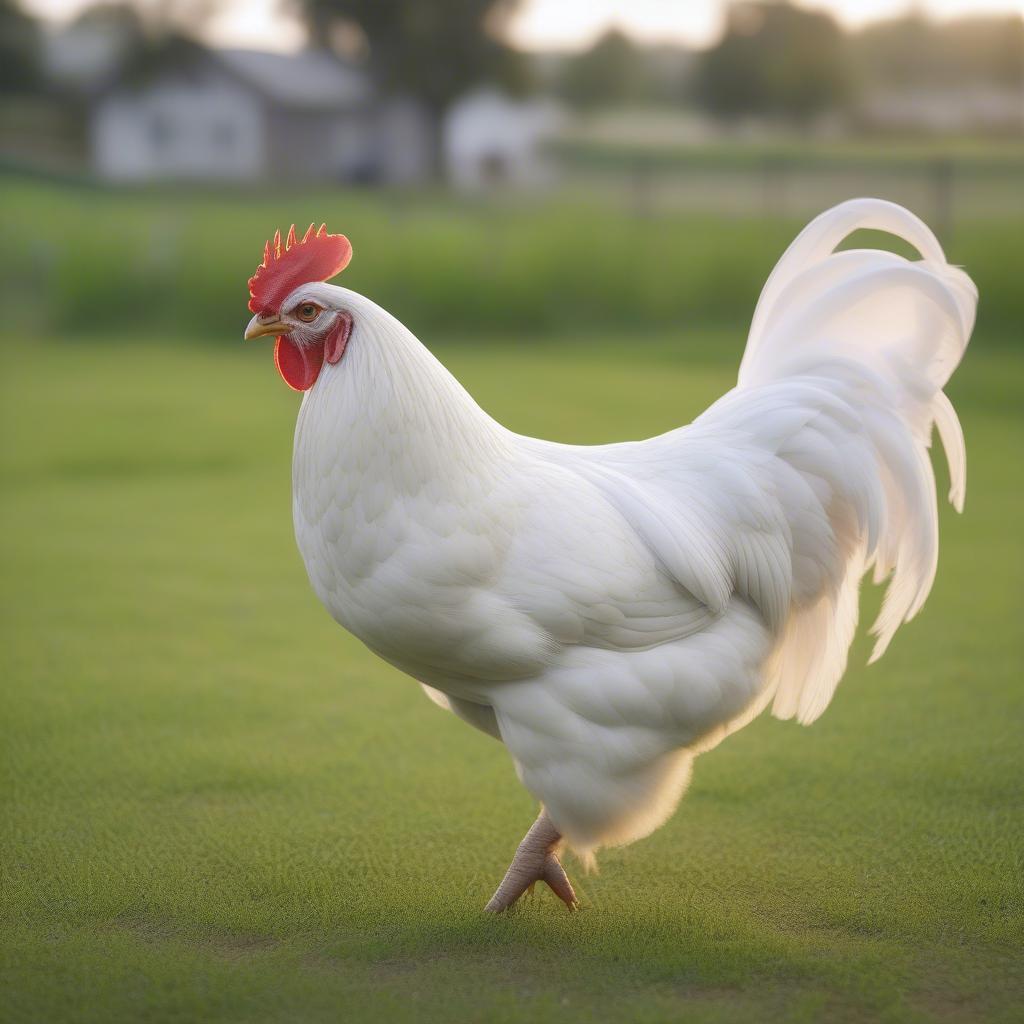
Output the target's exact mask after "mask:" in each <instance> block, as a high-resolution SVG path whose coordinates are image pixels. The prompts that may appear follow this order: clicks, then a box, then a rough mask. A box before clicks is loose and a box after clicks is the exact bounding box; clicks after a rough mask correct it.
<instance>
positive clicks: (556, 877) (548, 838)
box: [484, 810, 577, 914]
mask: <svg viewBox="0 0 1024 1024" xmlns="http://www.w3.org/2000/svg"><path fill="white" fill-rule="evenodd" d="M561 841H562V836H561V834H560V833H559V831H558V829H556V828H555V826H554V825H553V824H552V823H551V819H550V818H549V817H548V812H547V811H545V810H541V812H540V814H539V815H538V816H537V820H536V821H535V822H534V823H533V825H531V826H530V831H529V832H527V833H526V835H525V837H524V838H523V841H522V842H521V843H520V844H519V849H518V850H516V855H515V857H513V858H512V864H511V865H510V867H509V869H508V871H507V872H506V873H505V877H504V878H503V879H502V880H501V885H499V886H498V888H497V890H496V891H495V893H494V895H493V896H492V897H491V900H490V902H489V903H488V904H487V906H486V907H484V910H487V911H490V912H491V913H492V914H500V913H501V911H503V910H508V908H509V907H511V906H512V904H513V903H515V901H516V900H517V899H519V897H520V896H522V895H523V893H524V892H526V890H527V889H532V888H533V886H534V883H536V882H546V883H547V884H548V885H549V886H550V887H551V890H552V891H553V892H554V894H555V895H556V896H557V897H558V898H559V899H560V900H561V901H562V902H563V903H564V904H565V905H566V907H568V908H569V910H575V909H576V904H577V900H576V893H574V892H573V891H572V885H570V883H569V879H568V878H567V877H566V874H565V871H564V869H563V868H562V865H561V863H560V862H559V860H558V855H557V853H556V850H557V847H558V844H559V843H560V842H561Z"/></svg>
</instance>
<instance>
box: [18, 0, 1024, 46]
mask: <svg viewBox="0 0 1024 1024" xmlns="http://www.w3.org/2000/svg"><path fill="white" fill-rule="evenodd" d="M22 2H23V5H24V6H25V7H26V8H27V9H29V10H31V11H33V12H35V13H37V14H41V15H43V16H44V17H48V18H53V19H57V20H60V19H65V18H69V17H73V16H74V15H75V14H76V13H78V12H79V11H80V10H82V8H84V7H86V6H88V5H89V3H90V0H22ZM150 2H155V0H150ZM424 2H429V0H424ZM801 2H802V3H803V5H804V6H806V7H815V8H819V9H822V8H823V9H826V10H829V11H831V12H832V13H833V14H835V15H836V16H837V17H838V18H839V19H840V20H841V21H842V22H843V23H844V24H846V25H848V26H851V27H855V26H859V25H863V24H864V23H865V22H867V21H872V20H874V19H877V18H884V17H890V16H892V15H895V14H900V13H903V12H905V11H907V10H908V9H909V8H911V7H914V8H916V9H918V10H923V11H925V12H927V13H929V14H932V15H934V16H936V17H940V18H944V17H954V16H956V15H962V14H984V13H1004V14H1006V13H1014V14H1024V0H801ZM216 6H217V7H219V8H220V13H219V14H218V15H217V16H216V17H215V18H214V20H213V22H212V24H211V26H210V32H209V35H210V37H211V38H210V41H211V42H214V43H217V44H219V45H230V46H251V47H256V48H262V49H275V50H289V49H295V48H296V47H297V46H299V45H301V43H302V39H303V36H302V31H301V30H300V29H299V28H298V26H296V25H294V24H289V23H288V22H287V21H285V20H283V19H282V18H280V17H279V15H278V14H277V7H278V3H277V0H222V2H221V3H218V4H217V5H216ZM725 6H726V0H524V2H523V6H522V9H521V11H520V13H519V14H518V16H517V18H516V21H515V24H514V25H513V38H514V40H515V42H516V43H518V44H519V45H520V46H523V47H525V48H527V49H533V50H552V49H554V50H564V49H581V48H584V47H586V46H588V45H589V44H590V43H591V42H593V40H594V39H595V38H597V37H598V36H599V35H601V34H602V33H603V32H604V31H606V30H607V29H609V28H611V27H618V28H621V29H623V30H624V31H626V32H628V33H629V34H630V35H631V36H634V37H635V38H637V39H639V40H642V41H645V42H681V43H685V44H688V45H691V46H704V45H707V44H708V43H710V42H711V41H712V40H713V39H714V38H715V37H716V35H717V32H718V30H719V27H720V26H721V21H722V13H723V11H724V9H725Z"/></svg>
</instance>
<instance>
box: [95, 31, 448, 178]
mask: <svg viewBox="0 0 1024 1024" xmlns="http://www.w3.org/2000/svg"><path fill="white" fill-rule="evenodd" d="M89 135H90V146H91V152H92V161H93V166H94V169H95V171H96V173H97V174H98V175H99V176H100V177H101V178H104V179H107V180H110V181H119V182H133V181H134V182H142V181H153V180H193V181H238V182H259V181H267V180H292V181H295V180H304V181H366V182H381V183H391V184H408V183H412V182H416V181H420V180H422V179H423V178H425V177H426V176H427V175H428V173H429V170H430V165H431V146H432V139H431V137H430V132H429V123H428V121H427V120H426V118H425V117H424V115H423V113H422V112H421V110H420V109H419V107H418V105H417V104H416V103H415V102H413V101H411V100H403V99H393V98H392V99H384V98H380V97H378V96H376V95H375V93H374V90H373V88H372V86H371V83H370V81H369V79H368V78H367V76H366V75H365V74H364V73H363V72H362V71H361V70H360V69H358V68H353V67H350V66H348V65H345V64H343V63H342V62H341V61H339V60H338V59H337V58H335V57H334V56H332V55H331V54H329V53H327V52H325V51H316V50H311V51H306V52H303V53H298V54H294V55H291V54H287V55H286V54H276V53H263V52H257V51H248V50H197V52H196V53H195V55H194V56H193V58H192V59H191V60H190V61H188V62H186V63H185V64H184V65H181V66H176V67H174V68H173V69H168V70H166V71H162V72H160V73H157V74H155V75H154V76H152V77H151V78H149V79H148V80H147V81H146V82H145V83H144V84H141V85H139V86H134V87H133V86H132V85H130V84H129V83H127V82H115V83H114V84H113V85H112V86H110V87H108V88H107V89H105V90H104V91H103V92H102V93H101V94H100V95H99V96H98V97H97V98H96V100H95V102H94V104H93V107H92V114H91V121H90V126H89Z"/></svg>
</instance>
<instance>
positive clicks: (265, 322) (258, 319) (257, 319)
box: [245, 313, 289, 341]
mask: <svg viewBox="0 0 1024 1024" xmlns="http://www.w3.org/2000/svg"><path fill="white" fill-rule="evenodd" d="M288 330H289V328H288V326H287V325H286V324H284V323H282V321H281V318H280V317H279V316H278V315H277V314H276V313H262V314H261V313H257V314H256V316H254V317H253V318H252V319H251V320H250V321H249V326H248V327H246V329H245V340H246V341H252V339H253V338H265V337H266V336H267V335H268V334H287V333H288Z"/></svg>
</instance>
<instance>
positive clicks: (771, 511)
mask: <svg viewBox="0 0 1024 1024" xmlns="http://www.w3.org/2000/svg"><path fill="white" fill-rule="evenodd" d="M860 228H875V229H881V230H885V231H889V232H891V233H893V234H896V235H899V236H900V237H902V238H904V239H905V240H907V241H909V242H910V243H911V244H913V245H914V246H915V247H916V248H917V249H918V250H919V252H920V254H921V256H922V259H921V260H920V261H917V262H911V261H908V260H905V259H903V258H901V257H899V256H895V255H893V254H891V253H887V252H878V251H873V250H852V251H846V252H838V253H837V252H835V249H836V247H837V246H838V245H839V244H840V243H841V242H842V241H843V239H844V238H846V237H847V236H848V235H849V234H850V233H851V232H853V231H855V230H858V229H860ZM312 287H313V288H314V290H317V289H319V293H320V294H321V296H322V298H323V299H324V302H325V303H328V304H330V305H332V306H335V307H339V308H344V309H347V310H348V311H349V312H350V313H351V314H352V316H353V321H354V324H355V327H354V330H353V334H352V337H351V340H350V342H349V346H348V349H347V350H346V354H345V357H344V359H343V360H342V361H341V362H340V363H338V364H337V365H328V366H325V367H324V369H323V371H322V373H321V377H320V379H319V380H318V382H317V384H316V385H315V386H314V388H313V389H312V390H311V391H310V392H308V393H307V395H306V397H305V400H304V402H303V406H302V410H301V413H300V416H299V423H298V427H297V430H296V439H295V458H294V512H295V528H296V536H297V539H298V543H299V548H300V550H301V552H302V555H303V558H304V560H305V563H306V567H307V569H308V572H309V576H310V580H311V582H312V584H313V587H314V589H315V590H316V592H317V594H318V595H319V597H320V599H321V600H322V601H323V603H324V604H325V605H326V607H327V608H328V610H329V611H330V612H331V614H332V615H333V616H334V617H335V618H336V619H337V621H338V622H339V623H341V624H342V625H343V626H345V627H346V628H347V629H349V630H351V631H352V632H353V633H354V634H355V635H356V636H358V637H360V638H361V639H362V640H363V641H364V642H365V643H366V644H367V645H368V646H369V647H371V648H372V649H373V650H374V651H376V652H378V653H379V654H380V655H381V656H382V657H384V658H386V659H387V660H388V661H390V662H392V663H393V664H395V665H396V666H398V667H399V668H401V669H402V670H403V671H405V672H407V673H409V674H410V675H411V676H413V677H414V678H416V679H418V680H419V681H420V682H421V683H422V684H423V685H424V686H425V687H426V688H427V690H428V693H429V694H430V695H431V697H432V698H433V699H434V700H435V701H436V702H437V703H440V704H441V705H442V706H443V707H447V708H449V709H451V710H452V711H454V712H455V713H456V714H458V715H459V717H461V718H463V719H464V720H466V721H467V722H470V723H471V724H473V725H475V726H476V727H478V728H481V729H483V730H484V731H486V732H489V733H490V734H492V735H495V736H498V737H500V738H501V739H502V741H503V742H504V743H505V744H506V746H507V747H508V748H509V750H510V751H511V753H512V756H513V757H514V759H515V762H516V765H517V770H518V771H519V774H520V777H521V778H522V780H523V782H524V784H525V785H526V786H527V787H528V788H529V789H530V791H531V792H532V793H534V794H535V795H536V796H537V797H538V798H539V799H540V800H542V801H543V802H544V804H545V805H546V806H547V808H548V811H549V814H550V815H551V817H552V820H553V821H554V822H555V824H556V825H557V826H558V827H559V829H560V830H561V831H562V832H563V833H564V834H565V835H566V836H567V837H568V839H569V840H570V841H571V842H572V843H573V844H574V845H575V846H576V847H577V848H578V849H581V850H583V851H589V850H592V849H594V848H596V847H598V846H600V845H604V844H608V843H621V842H629V841H631V840H633V839H636V838H638V837H640V836H642V835H645V834H647V833H648V832H650V831H651V830H652V829H654V828H656V827H657V826H658V825H660V824H661V823H662V822H663V821H664V820H665V818H666V817H667V816H668V815H669V814H671V812H672V810H673V808H674V807H675V805H676V802H677V801H678V799H679V797H680V796H681V794H682V792H683V790H684V788H685V785H686V782H687V780H688V778H689V774H690V767H691V764H692V761H693V757H694V756H695V755H696V754H697V753H700V752H702V751H704V750H707V749H710V748H711V747H713V746H714V745H715V744H717V743H718V742H720V741H721V739H722V738H724V737H725V736H726V735H728V734H729V733H730V732H732V731H734V730H735V729H737V728H739V727H741V726H742V725H744V724H746V722H748V721H749V720H750V719H751V718H752V717H753V716H754V715H756V714H757V713H759V712H760V711H761V710H763V709H764V707H766V706H767V705H768V704H769V703H771V704H772V707H773V711H774V713H775V715H777V716H778V717H781V718H796V719H798V720H799V721H801V722H805V723H806V722H811V721H813V720H814V719H815V718H817V717H818V716H819V715H820V714H821V713H822V712H823V711H824V710H825V708H826V707H827V706H828V704H829V701H830V700H831V698H832V695H833V693H834V691H835V688H836V686H837V684H838V682H839V679H840V677H841V676H842V674H843V671H844V669H845V666H846V659H847V653H848V650H849V646H850V643H851V640H852V638H853V635H854V632H855V629H856V624H857V604H858V602H857V597H858V589H859V584H860V580H861V577H862V576H863V575H864V574H865V573H866V572H868V571H869V570H871V569H872V568H874V570H875V574H876V577H877V578H884V577H885V576H887V575H889V574H890V573H891V575H892V579H891V582H890V584H889V589H888V592H887V594H886V598H885V601H884V604H883V607H882V611H881V614H880V615H879V617H878V621H877V622H876V623H875V626H874V627H873V630H874V632H875V634H876V636H877V644H876V648H875V654H874V657H876V658H877V657H878V656H880V655H881V653H882V652H883V651H884V650H885V647H886V646H887V645H888V643H889V642H890V640H891V639H892V636H893V634H894V633H895V631H896V629H897V628H898V627H899V625H900V624H901V623H902V622H905V621H906V620H907V619H909V618H910V617H911V616H912V615H913V614H915V613H916V612H917V611H918V610H919V609H920V607H921V605H922V604H923V602H924V600H925V598H926V597H927V594H928V591H929V589H930V587H931V584H932V580H933V579H934V576H935V570H936V565H937V558H938V530H937V515H936V504H935V481H934V477H933V474H932V470H931V463H930V461H929V459H928V455H927V447H928V444H929V442H930V437H931V433H932V428H933V425H935V426H937V427H938V431H939V434H940V437H941V439H942V442H943V445H944V446H945V448H946V451H947V455H948V459H949V467H950V478H951V487H950V500H951V501H952V502H953V503H954V505H955V506H956V507H957V508H960V507H962V504H963V499H964V490H965V464H966V463H965V451H964V444H963V436H962V433H961V431H960V425H959V422H958V421H957V418H956V414H955V412H954V411H953V408H952V406H951V405H950V403H949V401H948V400H947V399H946V397H945V395H944V394H943V392H942V390H941V389H942V387H943V386H944V385H945V383H946V381H947V380H948V379H949V376H950V374H951V373H952V372H953V370H954V369H955V368H956V365H957V364H958V362H959V360H960V358H961V356H962V355H963V351H964V349H965V347H966V345H967V341H968V338H969V336H970V331H971V328H972V325H973V318H974V307H975V302H976V293H975V291H974V288H973V285H972V284H971V283H970V280H969V279H968V278H967V277H966V275H964V274H963V273H962V272H961V271H959V270H956V269H955V268H952V267H949V266H948V265H947V264H946V262H945V258H944V256H943V254H942V250H941V248H940V246H939V244H938V242H937V241H936V240H935V237H934V236H933V235H932V234H931V232H930V231H929V230H928V229H927V228H926V227H925V226H924V225H923V224H922V223H921V222H920V221H919V220H918V219H917V218H916V217H914V216H913V215H912V214H910V213H908V212H907V211H906V210H903V209H901V208H900V207H897V206H894V205H892V204H891V203H884V202H880V201H878V200H868V199H862V200H855V201H853V202H850V203H844V204H843V205H842V206H839V207H837V208H836V209H834V210H830V211H829V212H827V213H825V214H823V215H822V216H821V217H818V218H817V219H816V220H815V221H813V222H812V223H811V224H810V225H809V226H808V227H807V228H806V229H805V230H804V231H803V232H802V233H801V235H800V236H799V237H798V238H797V239H796V241H795V242H794V243H793V244H792V245H791V246H790V248H789V250H787V252H786V253H785V254H784V255H783V257H782V259H781V260H780V261H779V264H778V266H777V267H776V269H775V271H774V272H773V273H772V275H771V277H770V278H769V280H768V283H767V284H766V285H765V289H764V291H763V293H762V295H761V299H760V301H759V303H758V306H757V310H756V312H755V314H754V319H753V323H752V326H751V331H750V337H749V340H748V344H747V350H746V354H745V355H744V358H743V362H742V365H741V369H740V375H739V383H738V385H737V387H736V388H734V389H733V390H732V391H730V392H729V393H728V394H727V395H725V396H724V397H723V398H722V399H720V400H719V401H718V402H716V403H715V404H714V405H713V406H711V408H710V409H708V410H707V412H705V413H704V414H703V415H702V416H700V417H699V418H698V419H697V420H696V421H695V422H694V423H693V424H691V425H690V426H688V427H685V428H680V429H678V430H674V431H671V432H670V433H668V434H664V435H661V436H660V437H655V438H651V439H649V440H647V441H641V442H630V443H624V444H614V445H603V446H598V447H576V446H570V445H560V444H553V443H549V442H545V441H539V440H535V439H532V438H526V437H521V436H519V435H516V434H513V433H511V432H510V431H508V430H506V429H505V428H503V427H501V426H500V425H499V424H497V423H495V422H494V421H493V420H492V419H491V418H490V417H489V416H487V415H486V414H485V413H484V412H483V411H482V410H481V409H480V408H479V407H478V406H477V405H476V404H475V403H474V402H473V400H472V399H471V398H470V397H469V395H468V394H466V392H465V391H464V390H463V389H462V388H461V386H460V385H459V384H458V383H457V382H456V381H455V380H454V378H452V377H451V375H450V374H448V372H447V371H446V370H445V369H444V368H443V367H442V366H441V365H440V363H438V362H437V361H436V360H435V359H434V358H433V356H431V355H430V353H429V352H427V350H426V349H425V348H423V346H421V345H420V344H419V342H418V341H417V340H416V339H415V337H413V335H412V334H410V333H409V332H408V331H407V330H406V329H405V328H404V327H403V326H402V325H401V324H399V323H398V322H397V321H396V320H395V319H394V318H393V317H391V316H390V315H388V314H387V313H386V312H385V311H383V310H382V309H380V308H379V307H377V306H375V305H374V304H373V303H372V302H370V301H369V300H368V299H365V298H363V297H362V296H359V295H356V294H355V293H353V292H349V291H347V290H344V289H339V288H334V287H333V286H331V285H318V286H312ZM309 288H310V286H306V290H307V291H308V290H309Z"/></svg>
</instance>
